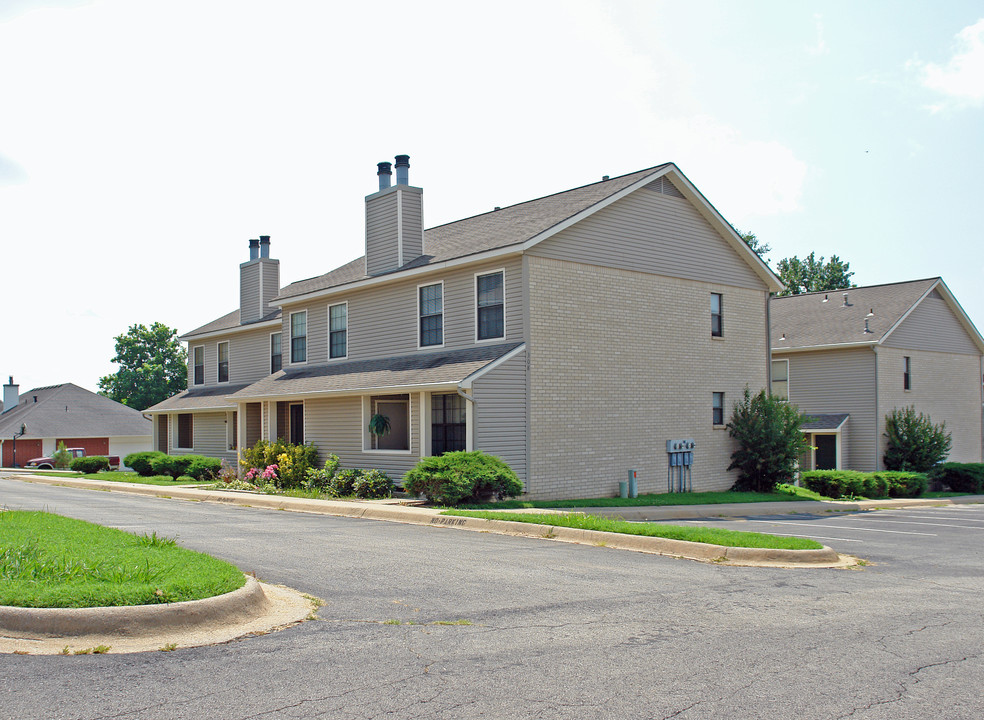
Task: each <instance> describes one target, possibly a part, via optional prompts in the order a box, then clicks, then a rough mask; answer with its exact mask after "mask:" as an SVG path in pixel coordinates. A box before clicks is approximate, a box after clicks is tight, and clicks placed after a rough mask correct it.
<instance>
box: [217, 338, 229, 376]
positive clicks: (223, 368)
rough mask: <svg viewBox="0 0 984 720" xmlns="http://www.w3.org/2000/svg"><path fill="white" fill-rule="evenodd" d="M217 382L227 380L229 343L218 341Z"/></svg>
mask: <svg viewBox="0 0 984 720" xmlns="http://www.w3.org/2000/svg"><path fill="white" fill-rule="evenodd" d="M219 382H220V383H224V382H229V343H228V342H220V343H219Z"/></svg>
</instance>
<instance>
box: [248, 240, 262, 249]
mask: <svg viewBox="0 0 984 720" xmlns="http://www.w3.org/2000/svg"><path fill="white" fill-rule="evenodd" d="M249 246H250V247H251V248H258V247H259V246H260V241H259V239H258V238H250V239H249Z"/></svg>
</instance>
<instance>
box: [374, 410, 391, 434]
mask: <svg viewBox="0 0 984 720" xmlns="http://www.w3.org/2000/svg"><path fill="white" fill-rule="evenodd" d="M389 431H390V419H389V418H388V417H386V416H385V415H381V414H380V413H376V414H375V415H373V416H372V417H371V418H370V419H369V432H370V433H372V434H373V435H375V436H376V437H382V436H383V435H385V434H386V433H388V432H389Z"/></svg>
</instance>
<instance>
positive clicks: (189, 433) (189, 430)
mask: <svg viewBox="0 0 984 720" xmlns="http://www.w3.org/2000/svg"><path fill="white" fill-rule="evenodd" d="M176 447H179V448H182V449H185V450H190V449H192V448H193V447H195V420H194V416H193V415H192V414H191V413H181V414H180V415H178V444H177V446H176Z"/></svg>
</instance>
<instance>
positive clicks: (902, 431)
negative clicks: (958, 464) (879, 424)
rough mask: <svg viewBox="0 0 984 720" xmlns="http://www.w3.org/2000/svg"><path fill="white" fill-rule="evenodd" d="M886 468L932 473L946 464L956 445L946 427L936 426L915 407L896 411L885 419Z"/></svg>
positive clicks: (943, 423)
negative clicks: (886, 440) (938, 464)
mask: <svg viewBox="0 0 984 720" xmlns="http://www.w3.org/2000/svg"><path fill="white" fill-rule="evenodd" d="M885 437H886V438H888V445H887V447H886V448H885V458H884V460H885V468H886V469H887V470H912V471H914V472H929V471H930V470H932V469H933V467H934V466H935V465H936V464H937V463H941V462H943V461H944V460H946V456H947V455H949V454H950V447H951V446H952V444H953V442H952V440H951V438H950V433H948V432H947V431H946V423H945V422H942V423H940V424H939V425H934V424H933V421H932V419H931V418H930V417H929V415H923V414H922V413H918V414H917V413H916V408H915V407H913V406H911V405H910V406H909V407H905V408H902V409H901V410H899V409H898V408H895V409H894V410H892V412H890V413H889V414H888V415H886V416H885Z"/></svg>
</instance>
